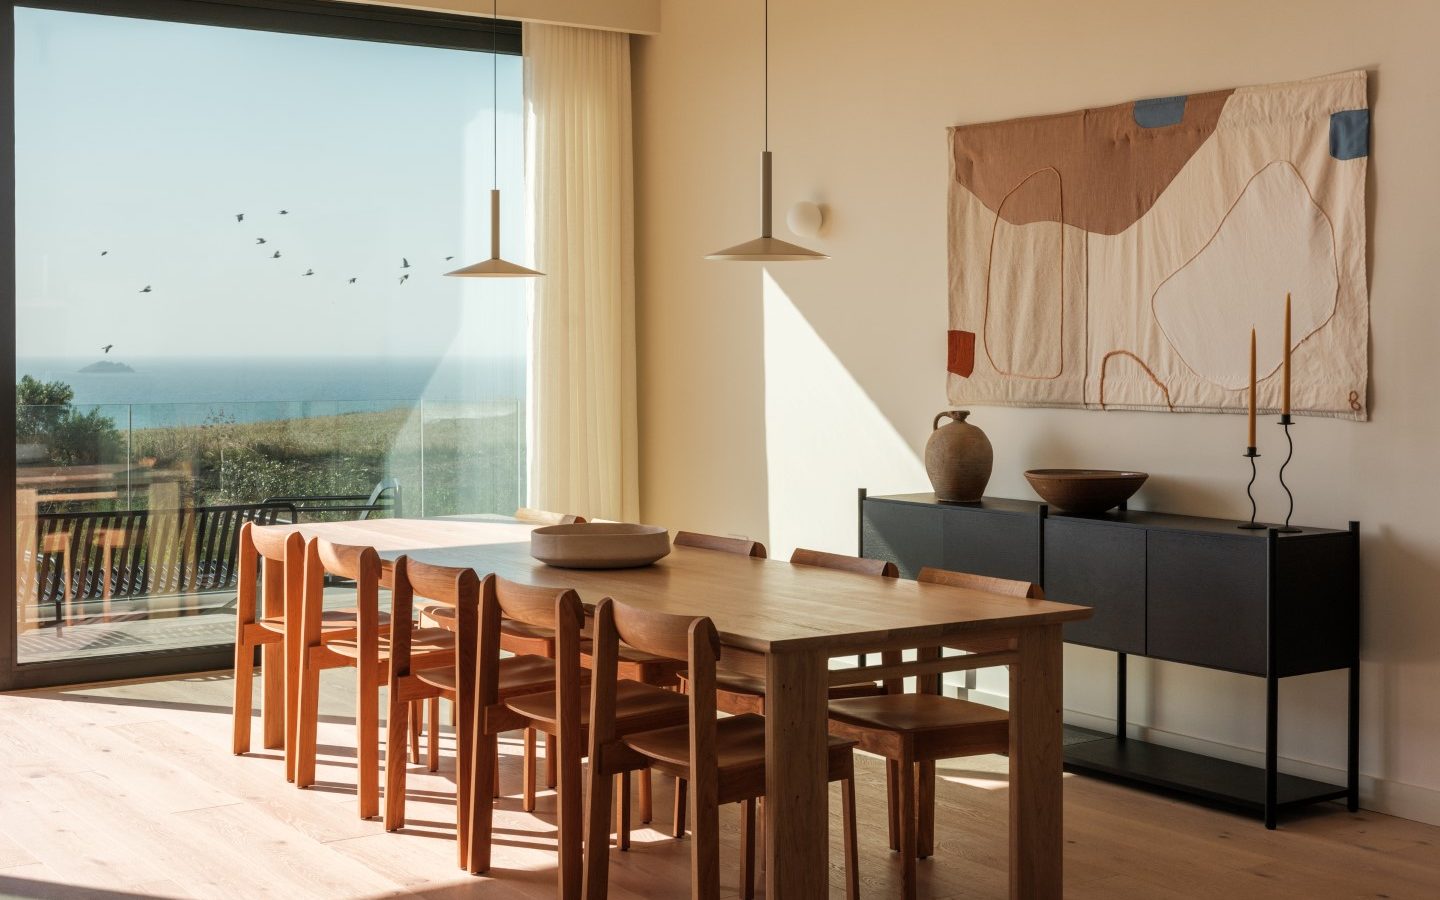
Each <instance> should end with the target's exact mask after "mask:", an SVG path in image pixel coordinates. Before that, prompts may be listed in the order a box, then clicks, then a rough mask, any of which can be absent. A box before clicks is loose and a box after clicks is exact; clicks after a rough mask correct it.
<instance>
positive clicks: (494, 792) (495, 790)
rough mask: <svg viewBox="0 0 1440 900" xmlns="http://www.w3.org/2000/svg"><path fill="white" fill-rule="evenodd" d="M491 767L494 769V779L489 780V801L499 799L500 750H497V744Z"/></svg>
mask: <svg viewBox="0 0 1440 900" xmlns="http://www.w3.org/2000/svg"><path fill="white" fill-rule="evenodd" d="M492 765H493V766H494V767H495V777H494V778H493V779H491V781H490V799H491V800H499V799H500V750H499V746H498V744H497V746H496V750H495V761H494V762H493V763H492Z"/></svg>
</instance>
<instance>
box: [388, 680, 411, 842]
mask: <svg viewBox="0 0 1440 900" xmlns="http://www.w3.org/2000/svg"><path fill="white" fill-rule="evenodd" d="M414 710H415V704H413V703H405V702H404V701H397V700H395V699H393V698H392V699H391V700H390V709H389V711H388V714H387V716H386V718H385V830H386V831H399V830H400V829H401V828H404V827H405V734H406V732H408V731H410V728H409V721H408V720H409V719H410V716H411V713H413V712H414Z"/></svg>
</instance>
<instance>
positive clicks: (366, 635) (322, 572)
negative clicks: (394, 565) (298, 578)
mask: <svg viewBox="0 0 1440 900" xmlns="http://www.w3.org/2000/svg"><path fill="white" fill-rule="evenodd" d="M326 575H338V576H340V577H341V578H348V579H350V580H352V581H354V582H355V609H356V613H357V616H356V618H357V620H358V622H357V627H356V638H357V642H358V644H359V650H360V658H361V659H362V660H365V659H371V658H375V656H376V655H377V654H378V652H379V641H380V554H379V553H377V552H376V551H375V548H374V547H361V546H357V545H352V544H335V543H332V542H330V541H327V540H324V539H322V538H311V539H310V540H309V542H308V543H306V545H305V590H304V599H303V601H302V610H301V615H302V616H303V624H302V635H303V637H302V640H303V641H304V642H305V644H306V645H309V644H312V643H315V642H317V641H319V639H320V616H321V613H322V612H323V610H324V606H325V576H326Z"/></svg>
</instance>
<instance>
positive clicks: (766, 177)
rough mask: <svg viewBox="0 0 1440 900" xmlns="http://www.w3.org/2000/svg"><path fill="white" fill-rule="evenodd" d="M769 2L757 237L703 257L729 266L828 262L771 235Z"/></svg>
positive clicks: (813, 252) (819, 254)
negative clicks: (758, 233) (731, 263)
mask: <svg viewBox="0 0 1440 900" xmlns="http://www.w3.org/2000/svg"><path fill="white" fill-rule="evenodd" d="M770 195H771V191H770V0H765V151H764V152H763V153H762V154H761V155H760V236H759V237H758V238H755V239H754V240H753V241H746V242H745V243H743V244H736V245H735V246H733V247H727V248H726V249H724V250H720V251H717V252H715V253H712V254H710V255H709V256H707V257H705V258H706V259H720V260H726V261H728V262H800V261H802V260H807V259H829V258H830V257H828V256H826V255H825V254H824V253H817V252H815V251H814V250H806V249H805V248H804V247H800V246H797V245H795V244H792V243H790V242H788V241H782V240H780V239H779V238H777V237H774V236H773V235H772V234H771V233H770V207H771V196H770Z"/></svg>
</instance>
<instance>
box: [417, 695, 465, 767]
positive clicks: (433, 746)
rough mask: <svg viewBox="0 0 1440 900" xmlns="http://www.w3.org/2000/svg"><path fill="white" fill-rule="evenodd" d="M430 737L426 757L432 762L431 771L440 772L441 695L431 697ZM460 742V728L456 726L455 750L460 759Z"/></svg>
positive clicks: (457, 757)
mask: <svg viewBox="0 0 1440 900" xmlns="http://www.w3.org/2000/svg"><path fill="white" fill-rule="evenodd" d="M429 739H430V743H429V744H428V745H427V746H426V748H425V759H426V761H427V762H428V763H429V764H430V771H432V772H438V771H440V698H439V697H431V698H430V732H429ZM460 744H461V740H460V734H459V728H456V734H455V752H456V754H457V756H456V759H459V756H458V754H459V752H460ZM456 768H459V767H458V766H457V767H456Z"/></svg>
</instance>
